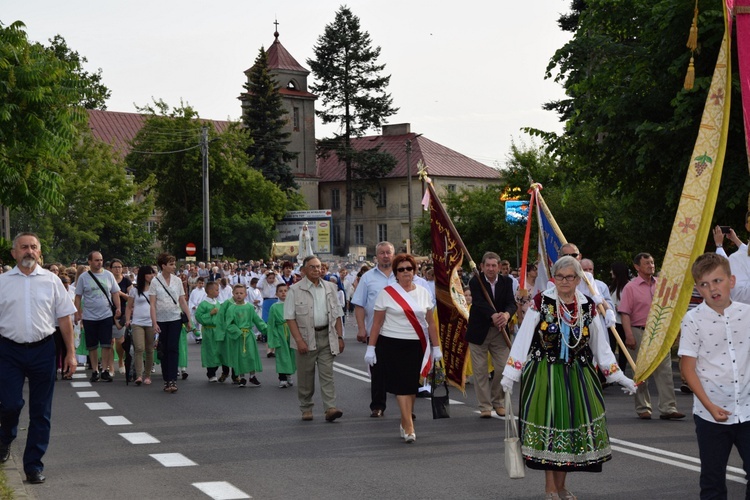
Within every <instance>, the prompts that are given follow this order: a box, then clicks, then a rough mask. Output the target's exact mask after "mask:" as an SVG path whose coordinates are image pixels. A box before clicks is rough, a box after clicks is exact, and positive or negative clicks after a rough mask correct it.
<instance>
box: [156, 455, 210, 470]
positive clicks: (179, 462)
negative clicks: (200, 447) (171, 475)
mask: <svg viewBox="0 0 750 500" xmlns="http://www.w3.org/2000/svg"><path fill="white" fill-rule="evenodd" d="M149 456H150V457H151V458H153V459H154V460H156V461H157V462H159V463H160V464H162V465H163V466H164V467H189V466H191V465H198V464H196V463H195V462H193V461H192V460H190V459H189V458H188V457H186V456H185V455H183V454H182V453H152V454H151V455H149Z"/></svg>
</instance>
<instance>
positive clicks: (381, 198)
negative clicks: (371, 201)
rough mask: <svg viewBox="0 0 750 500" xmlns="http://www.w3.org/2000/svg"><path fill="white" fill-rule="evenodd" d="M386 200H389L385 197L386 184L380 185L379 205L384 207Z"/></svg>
mask: <svg viewBox="0 0 750 500" xmlns="http://www.w3.org/2000/svg"><path fill="white" fill-rule="evenodd" d="M386 201H387V200H386V197H385V186H380V188H378V206H379V207H384V206H385V203H386ZM381 241H382V240H381Z"/></svg>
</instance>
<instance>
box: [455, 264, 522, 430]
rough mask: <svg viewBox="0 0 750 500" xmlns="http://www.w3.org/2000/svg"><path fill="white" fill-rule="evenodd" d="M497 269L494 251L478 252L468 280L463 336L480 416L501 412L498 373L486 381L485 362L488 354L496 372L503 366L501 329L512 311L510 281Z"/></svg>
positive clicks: (502, 400) (502, 403)
mask: <svg viewBox="0 0 750 500" xmlns="http://www.w3.org/2000/svg"><path fill="white" fill-rule="evenodd" d="M499 271H500V257H499V256H498V255H497V254H496V253H494V252H487V253H485V254H484V256H482V267H481V272H480V279H477V277H476V276H473V277H472V278H471V280H470V281H469V289H470V290H471V299H472V304H471V312H470V313H469V324H468V326H467V328H466V340H467V342H469V352H470V353H471V365H472V369H473V372H474V389H475V390H476V394H477V401H478V402H479V416H480V418H490V417H491V416H492V410H493V409H494V410H495V412H497V414H498V415H500V416H503V415H505V392H504V391H503V388H502V386H501V385H500V378H501V377H493V378H492V381H490V377H489V369H488V366H487V355H488V354H489V355H490V356H492V364H493V365H494V368H495V370H496V371H497V372H498V373H500V372H502V370H503V368H504V367H505V363H506V362H507V361H508V355H509V354H510V347H509V346H508V344H507V343H506V342H505V339H504V337H503V334H502V332H503V330H505V327H506V326H507V324H508V320H510V317H511V316H513V314H514V313H515V312H516V300H515V297H514V296H513V281H512V280H511V278H509V277H507V276H502V275H501V274H500V273H499ZM480 281H481V283H480ZM481 286H484V288H485V289H486V290H487V295H489V296H490V297H491V298H492V302H493V304H494V307H493V304H490V303H489V302H487V298H486V296H485V294H484V292H483V291H482V289H481V288H480V287H481Z"/></svg>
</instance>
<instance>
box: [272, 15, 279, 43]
mask: <svg viewBox="0 0 750 500" xmlns="http://www.w3.org/2000/svg"><path fill="white" fill-rule="evenodd" d="M273 25H274V27H275V28H274V32H273V36H274V37H275V38H279V20H278V19H274V21H273Z"/></svg>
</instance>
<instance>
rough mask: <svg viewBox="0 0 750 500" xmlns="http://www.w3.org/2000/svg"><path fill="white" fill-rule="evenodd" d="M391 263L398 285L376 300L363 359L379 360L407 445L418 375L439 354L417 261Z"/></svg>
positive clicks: (411, 434) (410, 437) (399, 259)
mask: <svg viewBox="0 0 750 500" xmlns="http://www.w3.org/2000/svg"><path fill="white" fill-rule="evenodd" d="M392 267H393V272H394V273H396V283H394V284H393V285H388V286H386V287H385V288H384V289H383V291H381V292H380V293H379V294H378V296H377V298H376V299H375V313H374V315H373V322H372V330H371V331H370V340H369V344H368V346H367V352H366V354H365V362H366V363H367V364H368V365H370V366H373V365H374V364H375V363H382V365H383V374H384V376H385V390H386V391H387V392H390V393H391V394H395V395H396V401H397V402H398V407H399V409H400V410H401V426H400V429H399V432H400V435H401V437H402V438H404V441H405V442H406V443H413V442H414V441H415V440H416V439H417V434H416V432H414V421H413V420H412V411H413V409H414V401H415V399H416V397H417V391H418V390H419V386H420V385H421V384H420V380H419V379H420V377H426V376H427V374H428V373H429V372H430V368H431V363H432V362H436V361H438V360H440V359H442V358H443V354H442V353H441V352H440V343H439V341H438V336H437V329H436V328H435V319H434V316H433V314H432V308H433V304H432V295H430V292H429V290H427V289H426V288H423V287H421V286H418V285H416V284H414V283H413V280H414V275H415V273H416V271H417V262H416V260H414V257H412V256H411V255H408V254H403V253H400V254H398V255H396V256H395V257H394V258H393V264H392ZM376 346H377V347H376ZM430 346H432V349H430Z"/></svg>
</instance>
